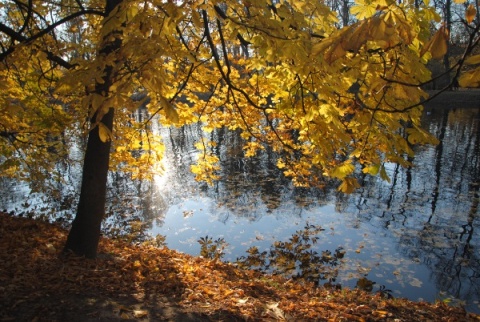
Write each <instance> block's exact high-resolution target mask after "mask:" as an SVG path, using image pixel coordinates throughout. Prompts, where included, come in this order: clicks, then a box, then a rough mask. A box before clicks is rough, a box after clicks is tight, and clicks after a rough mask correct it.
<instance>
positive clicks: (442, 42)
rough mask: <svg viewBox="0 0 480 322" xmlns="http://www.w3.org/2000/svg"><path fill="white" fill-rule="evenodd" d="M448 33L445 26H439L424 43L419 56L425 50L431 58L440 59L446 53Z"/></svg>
mask: <svg viewBox="0 0 480 322" xmlns="http://www.w3.org/2000/svg"><path fill="white" fill-rule="evenodd" d="M448 38H449V35H448V30H447V28H445V26H442V27H440V29H438V31H437V32H436V33H435V35H434V36H433V37H432V39H430V41H429V42H427V43H426V44H425V46H424V47H423V49H422V51H421V52H420V56H423V55H424V54H425V53H426V52H427V51H429V52H430V53H431V54H432V58H433V59H440V58H442V57H443V56H444V55H445V54H446V53H447V41H448Z"/></svg>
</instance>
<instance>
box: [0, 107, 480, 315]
mask: <svg viewBox="0 0 480 322" xmlns="http://www.w3.org/2000/svg"><path fill="white" fill-rule="evenodd" d="M479 120H480V111H479V109H473V108H472V109H468V108H462V109H450V110H447V109H434V108H431V109H428V110H427V111H426V113H425V126H426V127H427V128H428V129H429V130H430V131H431V132H432V133H434V134H435V135H437V137H438V138H439V139H440V140H441V143H440V144H439V145H438V146H427V147H420V148H417V149H416V156H415V158H414V160H413V161H414V163H415V167H413V168H411V169H404V168H400V167H398V166H395V165H393V164H391V165H388V167H387V169H388V174H389V176H390V178H391V181H390V183H389V182H385V181H381V180H380V179H377V178H369V177H366V178H364V179H363V187H362V188H361V189H359V190H358V191H357V192H356V193H354V194H351V195H343V194H340V193H338V192H337V191H336V184H331V185H327V187H326V188H325V189H323V190H310V189H298V188H294V187H293V186H292V185H291V184H290V183H289V181H288V180H286V179H285V178H283V177H282V175H281V173H280V172H279V171H278V170H276V168H275V162H276V160H275V157H274V156H273V155H271V154H268V153H263V154H262V155H260V156H259V157H257V158H253V159H245V158H243V157H242V149H241V142H240V139H239V135H238V134H237V133H234V132H233V133H232V132H225V131H217V132H214V133H213V134H212V139H213V140H215V141H217V142H218V145H217V147H216V148H215V153H217V154H218V156H219V157H220V159H221V160H222V163H221V172H222V174H223V179H222V180H220V181H218V182H217V183H215V185H214V186H211V187H209V186H207V185H205V184H203V183H198V182H196V181H195V180H194V178H193V175H192V174H191V173H190V171H189V169H190V164H191V163H192V162H194V161H195V159H196V158H197V157H198V156H197V152H196V150H195V149H194V148H193V143H194V142H195V141H196V140H197V138H198V136H199V129H196V128H184V129H162V132H163V135H164V137H165V141H166V145H167V151H168V152H167V155H166V158H165V160H164V166H165V169H166V171H165V173H164V174H163V175H162V176H158V177H157V178H156V179H155V181H154V182H153V183H150V184H149V183H139V182H136V183H133V182H131V181H128V180H124V179H123V178H121V177H118V176H112V177H111V180H110V182H111V185H112V189H111V191H112V192H111V195H110V203H109V208H108V212H109V214H111V215H112V217H111V219H110V220H109V221H108V223H107V224H106V226H108V227H109V228H112V227H113V228H117V229H119V230H121V229H127V228H125V227H126V226H125V223H127V222H130V223H135V222H136V223H137V224H138V225H139V226H141V228H138V227H137V229H139V230H142V229H143V230H142V231H143V232H144V233H146V234H150V235H153V236H155V235H157V234H160V235H164V236H165V238H166V239H165V242H166V244H167V246H168V247H170V248H172V249H177V250H179V251H182V252H185V253H189V254H192V255H198V254H200V252H201V245H200V243H199V242H198V240H200V239H201V238H203V239H204V240H206V236H209V238H212V240H217V239H218V238H223V241H224V242H225V243H223V244H222V245H224V246H225V248H224V249H223V252H224V255H223V258H222V259H223V260H228V261H235V260H236V259H237V258H240V257H242V256H243V257H244V258H245V257H246V254H247V253H246V251H247V250H248V249H250V250H252V248H251V247H256V249H257V250H258V252H259V253H261V252H267V251H275V252H276V254H277V255H278V254H279V249H278V248H275V246H272V245H276V246H278V247H283V248H282V251H283V253H282V254H283V255H282V256H284V257H283V259H282V261H284V259H285V258H287V257H288V256H290V255H288V256H286V255H285V250H286V249H287V248H292V249H293V248H295V249H296V250H297V251H302V249H303V250H304V251H305V252H304V255H305V256H307V255H308V256H310V257H312V256H313V255H315V254H320V255H319V256H320V257H322V256H323V257H322V258H323V260H325V262H326V263H327V264H328V265H330V274H329V275H328V278H329V279H328V278H327V279H325V280H322V279H321V278H325V276H323V275H322V276H317V278H318V279H319V280H318V283H319V284H324V283H326V282H331V283H333V284H340V285H342V287H351V288H353V287H356V286H357V287H363V288H366V289H369V290H372V291H373V292H375V291H378V290H383V291H385V290H388V292H387V293H388V294H390V295H393V296H394V297H407V298H410V299H412V300H418V299H424V300H427V301H432V302H433V301H436V300H445V301H452V302H455V303H457V304H461V305H465V306H466V308H467V310H469V311H473V312H480V302H479V301H480V258H479V257H480V252H479V249H480V218H479V211H478V203H479V200H480V196H479V187H480V164H479V163H480V159H479V158H480V129H479ZM66 176H67V175H66ZM68 177H69V178H70V179H69V180H70V181H72V182H75V180H76V179H72V177H73V178H76V177H78V174H75V173H70V174H69V175H68ZM65 189H67V188H64V192H63V193H62V194H61V196H59V197H58V198H56V200H57V204H56V205H49V206H45V205H44V204H43V202H44V200H45V197H42V196H40V195H28V191H27V189H26V188H25V187H22V186H18V185H16V184H14V183H5V184H4V188H3V197H2V199H0V202H1V203H0V206H1V207H2V209H3V208H5V209H7V210H9V211H10V210H15V211H16V212H20V211H25V210H21V209H31V210H36V211H38V210H41V209H44V210H45V211H47V210H48V209H49V210H50V211H51V212H52V213H55V215H56V216H58V214H60V215H63V216H64V217H65V218H66V219H69V218H71V215H72V214H71V208H69V207H68V205H70V204H71V203H72V200H67V199H68V198H73V202H74V199H75V197H71V195H72V194H75V193H76V192H75V191H76V186H74V187H73V188H72V186H69V187H68V189H67V190H68V191H65ZM72 191H73V192H72ZM69 196H70V197H69ZM26 198H28V204H25V205H24V206H25V207H23V208H22V206H21V204H22V203H24V201H25V200H26ZM42 198H43V199H42ZM65 204H66V205H67V206H66V205H65ZM62 205H63V207H62ZM138 222H141V224H139V223H138ZM306 225H314V226H315V227H319V226H320V227H322V228H323V231H319V232H318V233H317V234H315V240H314V242H313V241H312V240H311V239H310V240H308V247H304V246H305V245H303V246H302V247H303V248H302V249H300V248H299V247H298V245H297V246H296V247H293V246H291V245H293V244H292V243H293V242H292V240H293V241H295V240H296V239H295V238H296V237H292V235H295V234H296V232H297V235H296V236H297V237H298V236H301V237H302V236H304V235H302V232H304V231H305V230H304V228H305V226H306ZM129 227H131V225H130V226H129ZM128 229H131V228H128ZM292 238H293V239H292ZM307 239H308V238H307ZM275 242H277V243H275ZM278 242H287V243H286V244H282V245H280V244H279V243H278ZM279 245H280V246H279ZM299 249H300V250H299ZM339 249H341V250H342V251H341V253H342V256H339V257H335V256H333V257H335V258H334V259H332V254H338V253H336V252H337V251H338V250H339ZM307 251H308V252H307ZM329 254H330V255H329ZM285 256H286V257H285ZM313 257H315V256H313ZM313 257H312V258H313ZM289 258H290V259H291V258H294V259H293V261H294V262H295V261H296V262H297V265H296V266H295V267H293V268H294V269H295V268H296V269H297V271H298V270H299V269H300V270H301V269H302V267H300V266H299V265H298V263H299V262H300V261H301V259H300V258H299V257H298V258H297V257H289ZM302 258H303V257H302ZM316 258H317V260H318V259H319V257H318V256H317V257H316ZM287 264H288V263H287ZM315 265H320V264H319V262H318V261H317V262H314V263H313V264H312V265H311V266H315ZM272 267H273V265H271V266H270V270H271V271H274V269H273V268H272ZM290 268H292V267H290ZM303 269H304V270H305V271H306V270H307V269H306V268H305V267H303ZM291 272H292V271H291V270H290V273H291ZM290 275H294V274H290Z"/></svg>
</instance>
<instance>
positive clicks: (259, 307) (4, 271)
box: [0, 213, 480, 321]
mask: <svg viewBox="0 0 480 322" xmlns="http://www.w3.org/2000/svg"><path fill="white" fill-rule="evenodd" d="M66 236H67V231H65V230H64V229H62V228H61V227H58V226H56V225H52V224H48V223H45V222H41V221H36V220H32V219H25V218H18V217H12V216H9V215H6V214H1V213H0V321H480V316H478V315H474V314H469V313H467V312H465V311H464V310H463V309H461V308H458V307H450V306H447V305H446V304H444V303H435V304H430V303H424V302H411V301H408V300H403V299H385V298H383V297H382V296H381V295H372V294H368V293H365V292H363V291H360V290H345V289H344V290H330V289H324V288H315V287H314V286H313V285H310V284H305V283H298V282H294V281H291V280H287V279H284V278H281V277H278V276H277V277H275V276H267V275H264V274H261V273H258V272H254V271H247V270H241V269H238V268H236V267H235V266H234V265H232V264H226V263H222V262H218V261H214V260H208V259H203V258H200V257H193V256H189V255H185V254H181V253H178V252H176V251H173V250H170V249H168V248H162V249H159V248H155V247H153V246H147V245H142V246H138V245H137V246H135V245H131V244H127V243H124V242H121V241H116V240H109V239H103V240H102V241H101V243H100V249H99V250H100V255H99V257H98V258H97V259H96V260H88V259H84V258H78V257H75V256H59V255H60V254H61V250H62V246H63V244H64V242H65V239H66Z"/></svg>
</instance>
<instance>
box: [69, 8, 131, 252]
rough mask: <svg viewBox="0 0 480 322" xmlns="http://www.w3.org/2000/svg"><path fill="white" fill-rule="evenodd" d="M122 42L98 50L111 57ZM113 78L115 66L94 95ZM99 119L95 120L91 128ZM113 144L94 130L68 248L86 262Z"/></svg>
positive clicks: (107, 121)
mask: <svg viewBox="0 0 480 322" xmlns="http://www.w3.org/2000/svg"><path fill="white" fill-rule="evenodd" d="M121 2H122V0H107V1H106V7H105V8H106V9H105V13H106V15H108V14H109V13H110V12H111V11H112V10H113V9H114V8H115V7H116V6H117V5H119V4H120V3H121ZM121 45H122V43H121V40H120V39H119V38H116V39H115V40H113V41H111V42H108V43H106V44H105V45H104V46H103V48H101V49H100V50H99V56H101V55H108V54H109V53H112V52H114V51H116V50H118V49H119V48H120V47H121ZM113 77H114V70H113V67H112V66H107V67H106V68H105V70H104V76H103V82H101V83H97V84H96V86H95V92H96V93H97V94H100V95H104V96H107V95H108V93H109V89H110V85H111V84H112V80H113ZM96 117H97V115H96V114H95V115H94V116H93V118H92V124H93V123H94V122H95V120H96ZM113 117H114V109H113V108H110V110H109V112H108V113H107V114H105V115H104V116H103V118H102V119H101V122H102V123H103V124H104V125H105V126H106V127H107V128H108V129H110V130H111V131H112V130H113ZM110 147H111V142H110V141H107V142H102V141H101V140H100V136H99V127H98V126H96V127H95V128H93V129H92V130H91V131H90V133H89V135H88V142H87V148H86V151H85V160H84V163H83V176H82V187H81V190H80V200H79V203H78V208H77V214H76V216H75V219H74V220H73V223H72V228H71V229H70V233H69V234H68V238H67V242H66V244H65V248H64V251H65V252H70V251H72V252H74V253H75V254H77V255H80V256H85V257H87V258H95V257H96V256H97V248H98V242H99V239H100V229H101V224H102V220H103V218H104V216H105V199H106V191H107V177H108V167H109V161H110Z"/></svg>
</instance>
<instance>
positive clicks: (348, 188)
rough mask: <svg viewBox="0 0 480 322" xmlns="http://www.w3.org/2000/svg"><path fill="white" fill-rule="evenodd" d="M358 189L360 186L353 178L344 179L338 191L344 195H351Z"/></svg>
mask: <svg viewBox="0 0 480 322" xmlns="http://www.w3.org/2000/svg"><path fill="white" fill-rule="evenodd" d="M357 188H360V184H359V183H358V181H357V179H355V178H345V179H343V180H342V183H341V184H340V186H338V190H339V191H341V192H344V193H352V192H354V191H355V189H357Z"/></svg>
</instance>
